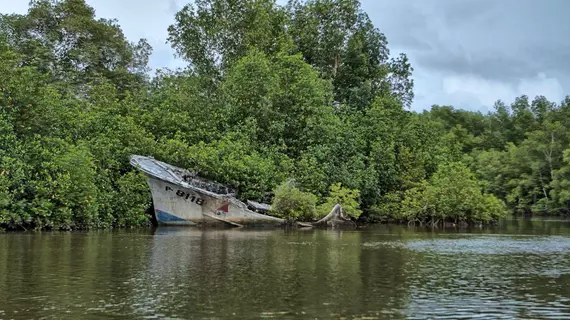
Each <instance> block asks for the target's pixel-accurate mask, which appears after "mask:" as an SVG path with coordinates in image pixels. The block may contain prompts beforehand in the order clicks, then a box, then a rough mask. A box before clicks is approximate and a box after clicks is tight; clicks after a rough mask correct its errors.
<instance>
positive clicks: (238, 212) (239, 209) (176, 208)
mask: <svg viewBox="0 0 570 320" xmlns="http://www.w3.org/2000/svg"><path fill="white" fill-rule="evenodd" d="M148 185H149V187H150V189H151V192H152V199H153V203H154V212H155V215H156V220H157V222H158V223H160V224H164V225H204V224H208V225H209V224H214V225H217V224H221V225H225V224H232V223H234V224H235V225H251V224H256V225H257V224H259V225H268V224H271V225H281V224H283V223H284V220H282V219H279V218H276V217H272V216H268V215H263V214H259V213H256V212H253V211H251V210H249V209H247V207H246V205H245V204H243V203H241V202H239V201H237V200H236V199H232V198H230V197H227V198H223V197H219V198H218V197H213V196H210V195H207V194H204V193H199V192H197V191H195V190H193V189H190V188H185V187H183V186H180V185H177V184H174V183H171V182H167V181H163V180H160V179H157V178H154V177H151V176H149V178H148Z"/></svg>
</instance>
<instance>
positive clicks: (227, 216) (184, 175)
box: [130, 155, 354, 227]
mask: <svg viewBox="0 0 570 320" xmlns="http://www.w3.org/2000/svg"><path fill="white" fill-rule="evenodd" d="M130 163H131V165H132V166H134V167H135V168H138V169H139V170H141V171H142V172H143V173H144V174H145V175H146V176H147V184H148V186H149V187H150V191H151V194H152V201H153V206H154V215H155V218H156V221H157V223H158V224H161V225H188V226H205V225H225V226H232V227H245V226H284V225H290V223H288V222H287V221H286V220H284V219H281V218H278V217H274V216H271V215H269V214H267V213H268V212H269V210H270V206H269V205H267V204H262V203H258V202H255V201H251V200H248V201H247V204H246V203H244V202H242V201H240V200H239V199H237V198H236V192H235V190H233V189H231V188H230V187H228V186H226V185H223V184H220V183H217V182H215V181H210V180H207V179H204V178H202V177H199V176H198V175H197V174H195V173H193V172H191V171H189V170H186V169H182V168H179V167H176V166H173V165H170V164H168V163H165V162H161V161H158V160H156V159H154V158H152V157H145V156H140V155H132V156H131V158H130ZM294 224H296V225H298V226H301V227H316V226H339V225H346V224H350V225H353V224H354V222H352V220H351V219H349V218H347V217H345V216H344V215H343V213H342V207H341V206H340V205H339V204H337V205H335V206H334V207H333V208H332V209H331V211H330V213H329V214H328V215H327V216H325V217H324V218H322V219H320V220H319V221H306V222H294Z"/></svg>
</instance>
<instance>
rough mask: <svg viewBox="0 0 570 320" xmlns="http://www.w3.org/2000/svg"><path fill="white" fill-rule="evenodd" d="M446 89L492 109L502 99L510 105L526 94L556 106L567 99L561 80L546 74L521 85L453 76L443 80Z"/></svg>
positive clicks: (529, 79)
mask: <svg viewBox="0 0 570 320" xmlns="http://www.w3.org/2000/svg"><path fill="white" fill-rule="evenodd" d="M442 89H443V93H444V94H445V95H447V96H458V95H460V96H461V95H463V96H465V97H475V98H476V99H477V101H473V102H475V103H476V104H479V105H482V106H489V107H490V106H492V105H493V103H494V102H495V101H497V100H499V99H501V100H503V101H505V102H506V103H509V102H512V101H513V100H514V99H515V98H516V97H518V96H521V95H523V94H524V95H527V96H529V98H530V99H533V98H534V97H535V96H538V95H544V96H546V97H547V98H548V99H549V100H551V101H555V102H558V101H561V100H562V99H563V98H564V96H563V91H564V90H563V88H562V85H561V84H560V82H559V81H558V79H556V78H549V77H547V76H546V75H545V74H544V73H541V74H538V75H537V76H536V77H533V78H527V79H520V80H519V81H518V82H517V83H505V82H500V81H497V80H488V79H483V78H481V77H476V76H473V75H450V76H446V77H444V78H443V81H442ZM465 102H466V103H468V101H465ZM473 102H471V103H473Z"/></svg>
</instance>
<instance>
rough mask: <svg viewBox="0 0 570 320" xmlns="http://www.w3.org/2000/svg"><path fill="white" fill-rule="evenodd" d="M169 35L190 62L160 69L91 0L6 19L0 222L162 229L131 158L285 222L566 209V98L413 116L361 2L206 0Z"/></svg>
mask: <svg viewBox="0 0 570 320" xmlns="http://www.w3.org/2000/svg"><path fill="white" fill-rule="evenodd" d="M167 40H168V42H169V43H170V44H171V45H172V47H173V48H174V49H175V50H176V52H177V54H178V55H179V56H180V57H182V58H183V59H184V60H185V61H186V62H187V67H186V68H185V69H181V70H168V69H161V70H157V71H156V72H155V73H154V74H153V75H152V76H151V75H150V72H149V71H150V70H149V67H148V60H149V56H150V54H151V51H152V48H151V47H150V45H149V44H148V43H147V42H146V41H145V40H144V39H141V40H140V41H138V42H130V41H129V40H127V39H126V37H125V36H124V34H123V32H122V30H121V28H120V26H119V24H118V22H117V21H115V20H110V19H103V18H98V17H96V16H95V11H94V9H93V8H92V7H90V6H89V5H87V4H86V2H85V1H84V0H61V1H54V0H37V1H33V2H31V4H30V8H29V11H28V13H27V14H24V15H18V14H8V15H0V227H1V228H2V229H7V230H12V229H14V230H23V229H26V230H30V229H53V230H60V229H61V230H70V229H98V228H101V229H103V228H132V227H146V226H150V225H151V219H150V218H149V215H148V214H147V212H148V210H149V208H151V206H152V197H151V193H150V190H149V187H148V185H147V182H146V178H145V176H144V174H143V173H141V172H140V171H138V170H137V169H136V168H133V167H132V166H131V165H130V163H129V159H130V156H131V155H133V154H139V155H149V156H152V157H154V158H155V159H158V160H160V161H163V162H165V163H169V164H172V165H174V166H177V167H181V168H188V169H190V170H193V171H195V172H196V173H197V174H198V175H199V176H201V177H204V178H206V179H211V180H214V181H217V182H220V183H222V184H224V185H228V186H230V187H231V188H233V189H235V190H236V195H237V199H239V200H240V201H243V202H245V201H247V200H251V201H254V202H257V203H268V204H272V206H271V208H272V209H271V212H269V214H270V215H273V216H276V217H279V218H282V219H286V220H288V221H317V220H319V219H320V218H322V217H323V216H325V215H327V214H328V213H329V212H330V210H331V208H333V207H334V205H335V204H337V203H338V204H340V205H341V206H342V208H343V213H344V214H346V216H347V217H350V218H351V219H352V220H354V221H357V222H358V223H359V224H368V223H376V222H386V221H389V222H396V223H408V224H416V225H422V226H425V225H434V226H435V225H447V224H455V225H463V224H470V225H473V224H490V223H494V222H496V221H498V220H499V219H501V218H503V217H505V216H507V215H508V214H512V213H525V214H544V215H546V214H549V215H551V214H554V215H567V214H568V213H569V212H570V132H569V130H568V128H570V98H569V97H567V98H566V99H564V100H563V101H561V102H553V101H549V100H547V99H546V98H545V97H543V96H537V97H527V96H520V97H518V98H516V99H515V100H514V101H513V102H512V103H510V104H508V103H505V102H503V101H497V102H496V103H495V105H494V109H493V111H491V112H488V113H486V114H483V113H481V112H473V111H466V110H461V109H457V108H455V107H453V106H438V105H434V106H431V108H430V110H429V111H424V112H414V111H410V105H411V102H412V101H413V98H414V93H413V80H412V72H413V68H412V66H411V64H410V62H409V60H408V58H407V57H406V55H404V54H402V55H399V56H396V57H391V56H390V51H389V49H388V41H387V39H386V37H385V36H384V34H383V33H382V32H381V31H380V30H378V29H377V28H376V27H375V26H374V25H373V24H372V22H371V21H370V19H369V17H368V15H367V14H366V13H365V12H364V11H363V10H362V8H361V6H360V3H359V1H357V0H332V1H324V0H313V1H297V0H291V1H289V2H288V4H287V5H278V4H277V3H276V2H275V1H273V0H257V1H253V0H240V1H229V0H199V1H195V2H194V4H192V5H187V6H185V7H183V8H182V9H181V10H179V11H178V12H177V13H176V15H175V19H174V23H173V24H172V25H171V26H170V27H169V28H168V39H167ZM426 107H429V106H426Z"/></svg>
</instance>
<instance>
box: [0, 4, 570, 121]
mask: <svg viewBox="0 0 570 320" xmlns="http://www.w3.org/2000/svg"><path fill="white" fill-rule="evenodd" d="M87 2H88V3H89V4H90V5H91V6H93V7H94V8H95V10H96V14H97V16H99V17H104V18H116V19H118V20H119V24H120V25H121V26H122V28H123V30H124V32H125V34H126V36H127V37H128V38H130V39H131V40H132V41H136V40H138V39H139V38H146V39H147V40H148V41H149V43H150V44H151V45H152V47H153V49H154V51H153V55H152V57H151V61H150V64H151V67H153V68H158V67H169V68H176V67H179V66H184V62H183V61H180V60H178V59H176V58H175V57H174V55H173V51H172V49H171V48H170V45H168V44H166V37H167V31H166V29H167V27H168V26H169V25H170V24H171V23H172V22H173V18H174V14H175V13H176V11H177V10H178V9H180V8H181V7H182V6H183V5H184V4H185V3H186V2H188V1H185V0H87ZM278 2H281V3H282V2H284V0H279V1H278ZM361 2H362V5H363V8H364V10H365V11H366V12H367V13H368V14H369V16H370V18H371V19H372V21H373V22H374V24H375V25H376V26H377V27H378V28H379V29H380V31H382V32H383V33H384V34H385V35H386V36H387V38H388V42H389V47H390V50H391V53H392V54H393V55H397V54H399V53H400V52H404V53H406V54H407V55H408V57H409V58H410V61H411V63H412V66H413V68H414V80H415V94H416V98H415V101H414V104H413V107H412V108H413V109H414V110H422V109H429V107H430V106H431V105H433V104H440V105H453V106H455V107H457V108H463V109H470V110H481V111H483V112H486V111H488V110H491V109H492V106H493V103H494V102H495V101H496V100H497V99H501V100H504V101H505V102H511V101H512V100H513V99H514V98H515V97H517V96H519V95H521V94H526V95H528V96H530V97H531V98H532V97H534V96H536V95H545V96H546V97H547V98H549V99H550V100H553V101H556V102H559V101H561V100H562V99H563V98H564V96H566V95H567V94H570V40H569V39H570V38H569V35H570V20H569V19H568V13H569V12H570V0H500V1H496V0H362V1H361ZM27 8H28V0H0V12H2V13H13V12H17V13H25V12H26V11H27Z"/></svg>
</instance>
